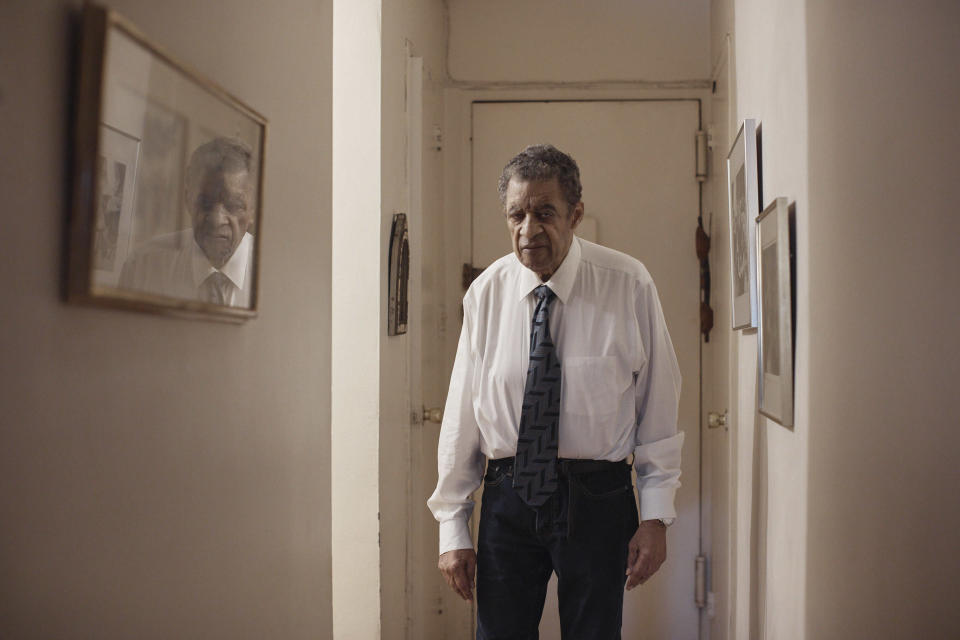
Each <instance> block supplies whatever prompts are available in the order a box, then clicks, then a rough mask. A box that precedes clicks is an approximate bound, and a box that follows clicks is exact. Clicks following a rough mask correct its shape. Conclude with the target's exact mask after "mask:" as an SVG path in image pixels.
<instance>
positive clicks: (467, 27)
mask: <svg viewBox="0 0 960 640" xmlns="http://www.w3.org/2000/svg"><path fill="white" fill-rule="evenodd" d="M447 4H448V5H449V15H450V21H449V22H450V46H449V71H450V76H451V78H452V79H453V80H459V81H464V82H497V83H516V82H562V83H569V82H578V81H580V82H584V81H605V80H606V81H611V80H612V81H650V82H662V81H677V80H700V79H704V78H707V77H709V76H710V55H709V54H710V49H709V47H710V14H709V0H684V1H683V2H674V1H672V0H643V1H642V2H637V1H636V0H604V1H603V2H593V1H591V0H568V1H564V2H555V1H552V0H525V1H524V2H516V1H512V0H485V1H484V2H475V1H472V0H449V1H448V3H447Z"/></svg>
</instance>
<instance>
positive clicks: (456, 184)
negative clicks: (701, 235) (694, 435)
mask: <svg viewBox="0 0 960 640" xmlns="http://www.w3.org/2000/svg"><path fill="white" fill-rule="evenodd" d="M453 85H454V86H451V87H449V88H447V89H446V90H445V91H444V126H443V139H444V144H443V151H444V152H445V154H444V155H445V156H446V163H445V172H444V185H443V187H444V193H443V201H444V206H445V209H446V211H447V212H449V213H448V214H447V216H446V217H445V218H444V245H445V246H444V264H445V273H446V274H447V277H446V278H445V296H444V299H445V304H446V305H447V308H446V309H445V313H444V316H445V320H444V328H443V331H442V336H441V339H442V342H443V352H444V355H445V356H446V357H445V361H446V362H448V363H449V364H448V367H449V368H451V369H452V366H453V358H454V355H455V354H456V346H457V339H458V337H459V333H460V324H461V321H462V308H461V307H460V306H459V301H460V300H461V299H462V297H463V294H464V291H463V288H462V280H461V278H460V277H459V274H460V273H461V270H462V267H463V265H464V264H465V263H468V262H470V260H471V258H472V248H473V238H472V225H471V218H472V207H473V197H472V196H473V193H472V188H473V185H472V179H473V178H472V176H473V153H472V141H473V105H474V104H475V103H487V102H559V101H569V102H574V101H576V102H600V101H617V102H624V101H680V100H694V101H697V102H698V111H699V117H700V128H701V129H703V128H704V123H706V122H710V121H711V118H710V113H709V111H710V105H711V83H710V82H709V81H692V82H680V83H670V86H662V87H661V86H657V85H651V84H649V83H614V84H607V83H596V84H594V83H584V84H578V85H559V84H538V85H533V86H511V87H504V86H503V85H498V84H488V85H487V84H483V83H471V84H460V83H453ZM458 85H459V86H458ZM693 144H694V141H693V140H691V145H693ZM714 179H716V177H715V176H713V175H708V177H707V183H701V185H700V212H701V215H702V214H703V211H704V210H705V208H706V205H705V199H708V198H709V197H710V194H711V192H712V191H713V190H712V189H711V188H709V186H708V185H709V183H710V181H711V180H714ZM711 205H712V207H713V209H714V210H718V211H719V210H723V211H725V210H726V209H725V208H721V207H720V203H716V204H714V203H711ZM693 251H694V246H693V238H692V237H691V242H690V252H691V259H693ZM700 342H701V350H700V353H699V369H700V375H699V379H698V381H697V384H698V404H699V412H698V415H699V418H700V419H699V424H698V430H699V434H698V437H699V438H700V447H699V451H700V454H699V455H700V459H699V467H700V473H699V482H700V486H699V489H698V492H699V495H700V504H699V511H700V514H699V539H700V544H699V547H700V553H701V554H702V555H705V556H707V557H708V561H707V564H708V567H709V565H710V550H711V543H712V536H711V535H710V530H709V524H710V523H709V520H705V513H706V514H707V515H708V516H709V513H710V511H711V509H710V505H706V504H705V501H706V500H708V499H709V496H710V495H711V491H709V490H705V487H704V483H705V482H708V481H709V480H710V478H709V477H708V476H706V475H705V474H704V458H703V456H704V443H705V435H706V434H705V424H704V421H705V408H704V404H703V401H704V387H705V384H709V383H710V380H709V379H705V378H704V376H705V373H706V374H709V373H710V372H709V371H707V372H705V371H704V358H703V352H702V344H703V341H702V338H701V341H700ZM444 373H445V375H447V377H449V373H450V371H449V370H447V371H445V372H444ZM731 539H735V536H732V537H731ZM715 551H716V550H715ZM723 552H725V553H728V552H729V550H723ZM691 570H693V569H692V568H691ZM708 571H709V569H708ZM691 597H693V594H691ZM726 602H727V600H726V599H723V600H722V601H721V606H723V605H725V604H726ZM451 613H453V611H452V610H451ZM470 613H471V614H472V615H471V616H470V619H469V620H466V619H463V620H462V621H460V620H458V622H459V623H460V624H458V625H457V628H463V629H464V632H465V633H467V632H470V633H475V626H474V624H475V623H474V619H475V611H474V610H473V607H472V606H471V611H470ZM705 614H706V610H705V609H701V610H700V614H699V619H700V622H699V627H700V630H701V631H700V638H701V640H707V639H708V638H709V636H710V633H709V631H710V625H709V624H705ZM460 615H461V616H463V617H464V618H465V616H464V614H463V611H462V610H461V612H460ZM468 622H469V627H467V626H466V625H467V623H468Z"/></svg>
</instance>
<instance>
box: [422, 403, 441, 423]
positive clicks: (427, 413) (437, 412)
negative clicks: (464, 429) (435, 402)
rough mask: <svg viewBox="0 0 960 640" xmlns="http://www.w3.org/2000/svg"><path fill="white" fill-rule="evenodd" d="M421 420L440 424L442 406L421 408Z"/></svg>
mask: <svg viewBox="0 0 960 640" xmlns="http://www.w3.org/2000/svg"><path fill="white" fill-rule="evenodd" d="M423 421H424V422H436V423H437V424H440V423H441V422H443V407H433V408H432V409H427V408H426V407H424V408H423Z"/></svg>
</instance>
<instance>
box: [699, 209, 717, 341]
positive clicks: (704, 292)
mask: <svg viewBox="0 0 960 640" xmlns="http://www.w3.org/2000/svg"><path fill="white" fill-rule="evenodd" d="M697 258H699V259H700V333H702V334H703V341H704V342H710V330H711V329H713V309H712V308H711V307H710V259H709V258H710V236H708V235H707V232H706V231H705V230H704V228H703V216H697Z"/></svg>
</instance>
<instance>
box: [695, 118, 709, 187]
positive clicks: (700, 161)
mask: <svg viewBox="0 0 960 640" xmlns="http://www.w3.org/2000/svg"><path fill="white" fill-rule="evenodd" d="M696 143H697V182H704V181H705V180H706V179H707V132H706V131H703V130H700V131H697V136H696Z"/></svg>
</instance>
